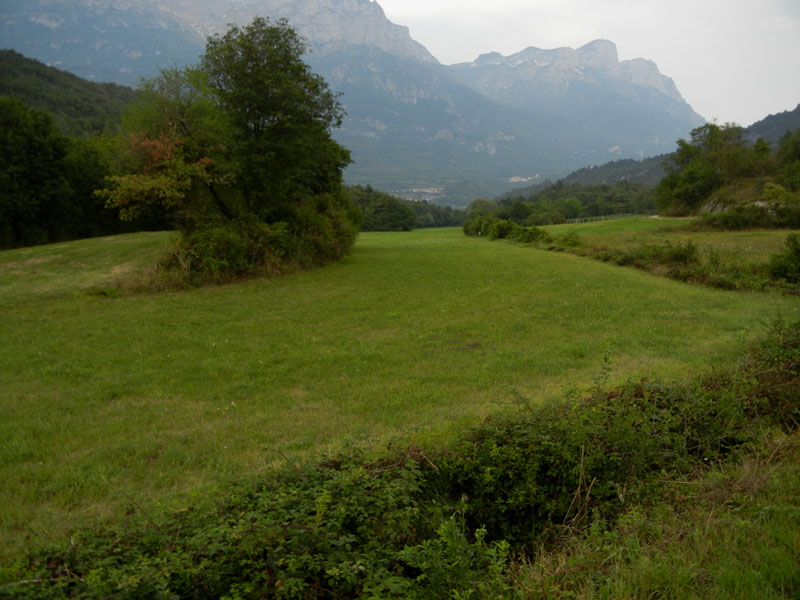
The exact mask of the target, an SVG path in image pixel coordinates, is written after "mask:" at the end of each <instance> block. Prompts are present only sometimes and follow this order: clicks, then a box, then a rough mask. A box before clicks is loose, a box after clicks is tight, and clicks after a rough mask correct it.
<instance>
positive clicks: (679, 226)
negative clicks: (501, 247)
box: [543, 217, 789, 268]
mask: <svg viewBox="0 0 800 600" xmlns="http://www.w3.org/2000/svg"><path fill="white" fill-rule="evenodd" d="M690 223H691V219H685V218H663V217H659V218H652V217H634V218H630V219H618V220H613V221H596V222H592V223H579V224H575V225H552V226H549V227H544V228H543V229H545V230H547V231H548V232H549V233H550V234H552V235H563V234H565V233H569V232H574V233H575V234H577V235H578V236H579V238H580V239H581V241H582V242H583V243H584V245H585V246H587V247H588V248H592V247H598V248H612V249H624V248H631V247H634V246H637V245H640V244H659V243H664V242H667V241H669V242H671V243H673V244H685V243H687V242H689V241H692V242H693V243H695V244H696V245H697V246H698V249H699V251H700V253H701V254H702V255H705V256H708V254H709V253H713V254H714V256H715V258H714V260H715V261H717V262H719V263H720V264H722V265H723V266H724V265H736V266H737V267H738V268H742V267H744V268H747V267H749V266H756V265H763V264H765V263H766V262H767V261H768V260H769V257H770V256H771V255H772V254H775V253H777V252H779V251H781V250H782V249H783V246H784V243H785V241H786V234H787V233H789V230H783V229H748V230H741V231H713V230H707V231H693V230H691V229H689V228H688V226H689V225H690Z"/></svg>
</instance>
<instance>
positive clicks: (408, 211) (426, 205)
mask: <svg viewBox="0 0 800 600" xmlns="http://www.w3.org/2000/svg"><path fill="white" fill-rule="evenodd" d="M348 191H349V193H350V197H351V198H352V200H353V202H355V204H356V206H358V207H359V209H360V210H361V213H362V215H363V217H362V222H361V231H411V230H412V229H421V228H425V227H449V226H460V225H462V224H463V223H464V218H465V214H466V213H465V211H464V209H456V208H453V207H452V206H437V205H436V204H432V203H430V202H428V201H426V200H406V199H405V198H398V197H396V196H392V195H391V194H388V193H386V192H382V191H380V190H376V189H373V188H372V186H370V185H367V186H363V185H354V186H350V187H349V188H348Z"/></svg>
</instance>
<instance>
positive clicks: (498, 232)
mask: <svg viewBox="0 0 800 600" xmlns="http://www.w3.org/2000/svg"><path fill="white" fill-rule="evenodd" d="M518 227H519V225H517V224H516V223H514V221H509V220H507V219H495V220H494V221H492V224H491V226H490V227H489V239H490V240H504V239H506V238H508V237H510V236H511V234H512V233H513V232H514V230H515V229H516V228H518Z"/></svg>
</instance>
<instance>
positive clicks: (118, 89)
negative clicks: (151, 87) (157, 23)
mask: <svg viewBox="0 0 800 600" xmlns="http://www.w3.org/2000/svg"><path fill="white" fill-rule="evenodd" d="M0 96H11V97H13V98H17V99H19V100H22V101H23V102H24V103H25V104H27V105H28V106H30V107H33V108H38V109H40V110H46V111H47V112H49V113H51V114H52V115H53V119H54V122H55V125H56V127H58V129H59V131H60V132H61V133H62V134H64V135H68V136H87V135H97V134H102V133H116V132H118V131H119V130H120V117H121V115H122V112H123V111H124V110H125V107H126V106H127V105H128V104H130V103H131V102H132V101H133V100H134V99H135V98H136V92H135V91H134V90H132V89H131V88H129V87H125V86H122V85H117V84H115V83H93V82H91V81H87V80H85V79H81V78H80V77H77V76H75V75H73V74H71V73H67V72H66V71H61V70H59V69H56V68H54V67H48V66H47V65H45V64H43V63H41V62H39V61H38V60H33V59H30V58H26V57H25V56H23V55H22V54H19V53H18V52H15V51H13V50H0Z"/></svg>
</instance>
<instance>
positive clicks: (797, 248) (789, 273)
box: [769, 233, 800, 283]
mask: <svg viewBox="0 0 800 600" xmlns="http://www.w3.org/2000/svg"><path fill="white" fill-rule="evenodd" d="M769 272H770V275H772V277H774V278H775V279H783V280H785V281H788V282H789V283H799V282H800V236H798V235H797V234H796V233H790V234H789V235H787V236H786V248H785V249H784V251H783V252H780V253H778V254H775V255H774V256H773V257H772V258H771V259H770V261H769Z"/></svg>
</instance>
